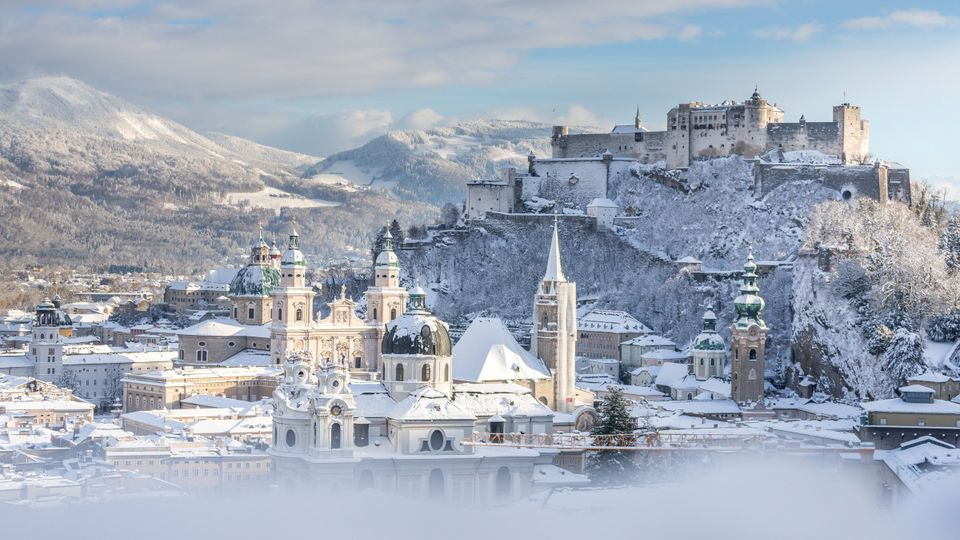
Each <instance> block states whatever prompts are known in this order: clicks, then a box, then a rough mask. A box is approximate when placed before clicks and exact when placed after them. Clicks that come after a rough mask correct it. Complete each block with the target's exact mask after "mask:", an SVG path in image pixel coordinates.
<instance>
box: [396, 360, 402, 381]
mask: <svg viewBox="0 0 960 540" xmlns="http://www.w3.org/2000/svg"><path fill="white" fill-rule="evenodd" d="M395 374H396V377H394V380H397V381H402V380H403V364H397V369H396V373H395Z"/></svg>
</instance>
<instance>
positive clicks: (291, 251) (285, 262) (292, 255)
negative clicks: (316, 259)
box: [280, 229, 307, 266]
mask: <svg viewBox="0 0 960 540" xmlns="http://www.w3.org/2000/svg"><path fill="white" fill-rule="evenodd" d="M280 265H281V266H306V265H307V259H306V258H305V257H304V256H303V252H302V251H300V234H299V233H297V230H296V229H293V230H292V231H290V240H289V242H288V243H287V250H286V251H284V252H283V256H281V257H280Z"/></svg>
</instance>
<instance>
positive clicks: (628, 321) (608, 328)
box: [577, 309, 653, 334]
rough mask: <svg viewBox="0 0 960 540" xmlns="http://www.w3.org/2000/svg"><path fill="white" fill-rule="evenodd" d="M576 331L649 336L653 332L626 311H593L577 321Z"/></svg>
mask: <svg viewBox="0 0 960 540" xmlns="http://www.w3.org/2000/svg"><path fill="white" fill-rule="evenodd" d="M577 329H579V330H589V331H591V332H610V333H616V334H637V333H639V334H649V333H651V332H653V330H651V329H650V328H648V327H647V326H646V325H645V324H643V323H642V322H640V321H638V320H637V319H636V318H635V317H634V316H633V315H630V314H629V313H627V312H626V311H616V310H609V309H595V310H593V311H591V312H590V313H587V314H586V315H584V316H583V317H580V318H579V319H578V320H577Z"/></svg>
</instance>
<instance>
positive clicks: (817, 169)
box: [754, 163, 910, 204]
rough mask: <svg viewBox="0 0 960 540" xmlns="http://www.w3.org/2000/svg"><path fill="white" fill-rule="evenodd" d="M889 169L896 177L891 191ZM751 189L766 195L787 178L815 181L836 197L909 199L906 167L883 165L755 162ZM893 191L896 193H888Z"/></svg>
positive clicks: (880, 200) (902, 200)
mask: <svg viewBox="0 0 960 540" xmlns="http://www.w3.org/2000/svg"><path fill="white" fill-rule="evenodd" d="M891 172H893V173H894V177H895V178H896V179H897V180H896V185H895V192H894V193H891V186H890V183H889V178H890V174H891ZM754 178H755V181H756V183H755V187H754V192H755V193H756V194H757V196H758V197H759V198H762V197H765V196H766V195H767V194H768V193H770V192H771V191H773V190H774V189H776V188H777V187H779V186H781V185H783V184H785V183H788V182H816V183H818V184H820V185H823V186H826V187H828V188H830V189H834V190H836V191H837V194H838V198H840V199H850V198H853V197H856V196H860V197H870V198H871V199H874V200H876V201H879V202H881V203H886V202H887V201H888V200H891V199H893V200H899V201H901V202H905V203H907V204H909V203H910V188H909V185H910V183H909V178H910V171H909V170H908V169H889V168H887V167H886V166H884V165H845V166H841V165H800V164H791V165H785V164H770V163H757V164H755V166H754ZM891 195H895V196H891Z"/></svg>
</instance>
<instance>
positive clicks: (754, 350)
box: [750, 349, 757, 360]
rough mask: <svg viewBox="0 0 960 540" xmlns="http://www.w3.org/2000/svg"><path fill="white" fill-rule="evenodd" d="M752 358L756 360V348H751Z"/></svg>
mask: <svg viewBox="0 0 960 540" xmlns="http://www.w3.org/2000/svg"><path fill="white" fill-rule="evenodd" d="M750 359H751V360H756V359H757V350H756V349H750Z"/></svg>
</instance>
